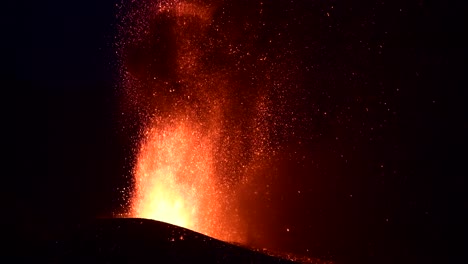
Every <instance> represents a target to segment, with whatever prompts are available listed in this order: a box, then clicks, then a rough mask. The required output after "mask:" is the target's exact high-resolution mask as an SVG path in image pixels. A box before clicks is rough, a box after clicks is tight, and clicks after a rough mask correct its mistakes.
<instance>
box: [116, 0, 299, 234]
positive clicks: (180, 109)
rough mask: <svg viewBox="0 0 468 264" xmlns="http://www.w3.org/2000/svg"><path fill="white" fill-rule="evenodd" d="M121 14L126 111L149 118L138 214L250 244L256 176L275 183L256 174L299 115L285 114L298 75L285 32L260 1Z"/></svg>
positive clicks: (149, 5)
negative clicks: (268, 24)
mask: <svg viewBox="0 0 468 264" xmlns="http://www.w3.org/2000/svg"><path fill="white" fill-rule="evenodd" d="M245 4H248V5H250V6H249V8H245V7H244V6H243V5H245ZM122 10H123V11H122V13H123V14H121V20H122V23H121V25H120V28H119V29H120V33H121V35H120V38H119V42H118V43H117V50H118V54H119V55H120V59H121V60H120V63H121V65H120V66H121V72H120V75H121V81H122V86H123V87H124V88H125V89H123V90H124V97H125V101H126V103H127V105H128V107H127V108H126V109H125V110H124V111H126V113H130V114H131V115H133V114H134V113H136V115H134V116H138V118H135V119H138V121H141V124H143V125H142V127H143V128H142V129H141V131H140V135H139V139H141V141H140V142H138V144H136V145H137V149H136V153H135V155H136V162H135V167H134V169H133V174H134V190H133V193H132V195H131V196H132V197H131V210H130V211H131V212H130V215H131V216H132V217H142V218H150V219H155V220H160V221H164V222H168V223H171V224H175V225H179V226H182V227H186V228H189V229H192V230H194V231H198V232H201V233H204V234H207V235H209V236H212V237H215V238H218V239H222V240H228V241H235V242H241V243H242V242H244V241H245V240H248V239H247V236H248V235H246V233H249V232H252V230H249V228H250V227H249V228H245V227H246V226H249V225H248V224H246V223H245V222H244V220H242V217H241V215H242V210H241V209H242V208H241V207H242V205H241V204H242V203H245V201H249V202H250V201H252V202H254V201H256V200H258V197H256V196H255V195H257V193H259V191H258V190H253V189H252V182H257V183H258V182H262V185H263V186H268V180H267V179H266V176H263V177H265V178H260V180H255V179H254V178H255V177H254V175H256V173H257V171H258V168H260V167H262V166H264V164H263V163H264V162H265V161H266V160H268V159H269V158H270V156H271V155H274V153H275V151H276V150H277V146H278V143H276V142H275V143H272V140H271V138H270V137H271V136H276V137H278V138H281V136H282V134H281V133H283V132H280V130H275V129H276V128H277V127H281V126H282V129H283V130H286V126H284V125H283V123H282V122H283V121H282V120H291V118H290V117H288V118H283V119H281V118H279V116H280V115H278V113H291V112H292V111H290V110H289V109H287V107H286V103H285V99H284V98H286V95H287V94H288V93H287V92H286V88H287V87H288V86H289V85H295V84H294V83H293V82H291V81H290V80H292V79H295V78H296V76H293V75H294V71H295V68H294V67H291V66H290V64H291V63H290V62H289V61H288V60H290V56H289V55H288V54H291V52H290V51H285V50H282V49H280V48H279V46H278V45H277V44H276V43H277V42H278V41H279V40H280V38H282V35H281V34H276V33H275V32H273V31H264V26H265V23H264V21H263V18H262V15H263V3H262V2H261V1H260V2H258V1H257V2H252V3H250V2H249V3H247V2H245V3H244V2H242V4H237V2H235V1H233V2H229V1H198V0H186V1H184V0H173V1H157V0H142V1H129V2H128V4H127V6H126V7H123V8H122ZM132 122H135V121H134V119H133V120H132ZM263 193H264V195H263V197H262V198H261V199H263V200H266V199H268V197H267V196H268V192H267V191H265V192H263ZM242 195H244V196H243V197H242V199H241V196H242ZM254 197H255V198H254ZM254 199H255V200H254ZM258 201H260V200H258ZM248 206H249V205H244V206H243V207H244V208H248ZM241 220H242V221H241Z"/></svg>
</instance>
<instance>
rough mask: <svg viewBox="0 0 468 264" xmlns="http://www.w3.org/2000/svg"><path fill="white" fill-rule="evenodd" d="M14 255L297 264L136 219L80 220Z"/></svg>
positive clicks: (116, 260) (39, 258)
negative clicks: (81, 221)
mask: <svg viewBox="0 0 468 264" xmlns="http://www.w3.org/2000/svg"><path fill="white" fill-rule="evenodd" d="M14 255H16V260H20V261H34V262H46V263H297V262H294V261H292V260H287V259H285V258H282V257H276V256H272V255H271V254H266V253H265V252H261V251H256V250H251V249H248V248H245V247H242V246H238V245H234V244H230V243H226V242H223V241H219V240H216V239H213V238H211V237H208V236H205V235H202V234H200V233H197V232H193V231H191V230H188V229H185V228H181V227H178V226H174V225H170V224H167V223H163V222H159V221H153V220H147V219H138V218H121V219H97V220H95V221H91V222H88V223H86V224H80V225H77V226H74V227H72V228H67V229H66V230H64V231H63V232H60V234H57V235H53V236H51V237H48V238H45V239H40V240H38V241H35V242H32V241H29V242H28V243H25V244H18V247H16V249H15V251H14ZM301 262H302V261H301ZM307 262H309V263H317V261H313V260H310V259H308V260H307ZM320 263H322V262H320Z"/></svg>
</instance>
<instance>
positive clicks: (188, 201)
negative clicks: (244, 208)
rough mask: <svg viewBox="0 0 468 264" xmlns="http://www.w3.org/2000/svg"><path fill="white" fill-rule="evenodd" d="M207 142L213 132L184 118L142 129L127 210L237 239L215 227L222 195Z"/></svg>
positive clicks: (220, 214) (218, 225)
mask: <svg viewBox="0 0 468 264" xmlns="http://www.w3.org/2000/svg"><path fill="white" fill-rule="evenodd" d="M215 132H216V131H215ZM213 143H216V135H214V134H213V132H212V131H208V132H207V133H203V132H202V131H201V128H200V127H199V126H197V125H195V124H193V123H192V122H191V121H190V120H189V119H188V118H184V119H180V120H177V121H171V122H168V124H167V125H164V126H162V127H159V126H155V127H152V128H150V129H149V130H147V132H146V133H145V138H144V140H143V143H142V144H141V148H140V151H139V153H138V155H137V164H136V167H135V172H134V174H135V179H136V192H135V196H134V198H133V208H132V214H133V215H135V216H138V217H142V218H149V219H155V220H159V221H163V222H167V223H171V224H175V225H178V226H182V227H185V228H189V229H192V230H196V231H199V232H202V233H205V234H208V235H210V236H214V237H222V238H224V239H226V240H239V239H238V238H236V237H235V235H234V234H233V233H232V232H231V231H230V230H226V229H223V228H222V226H221V222H222V221H223V217H224V212H223V211H222V210H221V209H222V208H221V207H220V206H219V205H220V200H222V199H223V197H220V195H222V192H221V187H220V186H218V183H217V182H216V181H215V178H214V167H213V151H214V148H213V147H214V144H213Z"/></svg>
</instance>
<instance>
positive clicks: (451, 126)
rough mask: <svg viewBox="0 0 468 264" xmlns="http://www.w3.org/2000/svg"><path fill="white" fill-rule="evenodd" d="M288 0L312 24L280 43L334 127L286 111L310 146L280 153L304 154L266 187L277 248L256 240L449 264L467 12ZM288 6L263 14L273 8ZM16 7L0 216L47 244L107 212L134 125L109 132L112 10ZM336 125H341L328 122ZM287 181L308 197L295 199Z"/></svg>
mask: <svg viewBox="0 0 468 264" xmlns="http://www.w3.org/2000/svg"><path fill="white" fill-rule="evenodd" d="M278 2H280V1H278ZM296 2H299V4H298V6H300V7H301V8H300V9H297V10H299V11H297V12H298V13H300V14H301V15H302V16H304V17H306V18H315V19H313V20H311V21H309V23H308V22H306V23H305V25H304V26H303V27H302V28H295V29H292V33H291V34H292V35H293V36H295V37H296V41H298V39H301V40H300V41H303V43H304V45H305V44H307V45H309V44H310V45H311V47H313V48H315V50H313V51H311V52H304V54H303V56H304V57H307V56H309V57H307V58H309V61H307V59H306V60H305V61H306V64H307V65H308V66H312V65H313V66H315V70H314V71H311V73H310V75H309V76H307V78H306V82H308V86H309V87H314V89H313V90H311V91H310V92H309V93H308V96H309V97H308V98H309V99H310V100H312V101H313V102H311V105H312V104H313V105H315V106H316V107H318V108H322V112H323V111H328V114H329V115H331V116H332V117H330V118H325V117H323V113H322V114H317V116H315V115H316V113H315V112H314V111H316V109H315V108H314V109H312V108H313V107H310V108H308V107H307V104H305V105H302V106H300V107H303V108H300V107H298V108H299V109H298V110H299V111H305V112H308V113H309V114H308V116H313V117H314V122H313V124H311V125H310V127H311V128H312V127H313V133H314V135H315V136H316V137H315V138H316V139H314V140H313V141H311V142H308V143H307V144H308V145H306V146H296V145H294V144H290V145H288V146H287V148H285V149H292V150H297V152H299V154H294V155H297V156H298V157H299V156H301V154H304V155H305V154H307V155H306V156H307V157H310V158H308V159H306V160H305V161H301V162H302V163H301V166H297V165H296V164H297V163H295V158H294V157H295V156H294V155H292V154H291V155H292V157H293V158H292V159H290V160H292V161H285V160H286V159H285V160H284V161H283V163H282V165H281V166H279V169H278V172H277V175H278V182H277V183H276V184H274V186H273V188H276V187H278V188H279V187H280V186H281V188H282V189H281V192H279V191H278V193H282V195H278V197H277V200H278V201H277V203H278V208H279V209H278V212H279V213H278V215H277V217H276V218H275V220H274V221H276V222H274V223H273V224H270V225H276V226H288V225H289V226H292V230H293V231H294V232H291V233H290V234H283V233H281V232H280V231H278V232H275V231H271V230H269V231H270V232H271V234H270V236H271V237H273V238H276V241H277V242H271V243H270V245H271V246H272V247H277V248H278V249H282V250H287V251H296V252H297V253H301V254H305V249H306V248H307V249H309V250H310V251H311V252H312V253H310V254H311V255H315V256H329V255H331V256H334V257H335V258H336V259H340V258H343V259H361V260H363V261H365V260H376V261H379V263H382V262H380V261H381V260H384V259H386V260H387V261H388V262H384V263H393V262H394V261H397V262H398V263H401V262H405V263H406V262H408V263H420V262H421V261H427V262H424V263H432V262H435V260H436V259H442V260H447V259H448V261H447V263H450V262H454V261H455V259H456V258H457V257H459V256H461V255H462V252H461V250H462V243H461V241H462V239H464V240H465V242H466V238H464V237H463V236H462V235H461V231H462V230H463V229H460V228H459V227H460V226H461V224H462V223H464V222H466V220H467V219H466V213H465V212H466V210H467V207H466V202H464V201H463V196H462V191H463V190H464V184H465V175H466V174H467V173H466V168H464V162H465V161H466V159H465V158H466V135H467V132H468V131H467V122H466V120H467V119H466V105H465V100H464V99H465V98H466V97H465V95H466V91H464V90H463V89H461V88H462V87H463V85H462V81H464V78H463V77H464V76H463V74H464V73H465V70H466V67H465V63H464V62H466V41H462V38H463V37H464V36H463V33H464V32H465V31H466V30H464V28H463V26H462V25H463V24H465V23H464V22H465V20H466V18H464V17H463V15H465V14H466V12H464V11H466V7H465V6H461V5H452V4H449V3H438V2H435V1H390V2H391V3H390V2H389V3H387V2H385V4H381V3H382V2H383V1H309V2H307V1H296ZM354 2H355V3H354ZM441 2H443V1H441ZM288 3H289V2H288ZM307 3H308V4H307ZM292 5H293V4H291V3H289V4H284V5H282V4H275V5H274V6H273V7H272V10H273V11H272V13H275V12H276V13H278V14H281V8H284V6H292ZM331 6H334V8H333V9H331ZM400 9H401V11H400ZM14 10H15V12H12V13H11V14H10V15H7V16H6V18H7V20H8V21H9V23H8V25H9V28H8V29H7V30H6V32H7V34H11V36H12V37H11V38H8V40H13V42H9V41H7V42H8V43H7V45H11V47H9V48H8V49H7V50H8V51H10V50H13V51H14V52H9V53H10V55H9V56H13V63H11V65H9V69H8V70H7V71H6V75H7V78H6V79H4V83H5V84H4V87H6V88H5V89H4V91H13V93H11V96H10V95H8V96H7V95H6V93H4V97H3V98H4V99H5V103H9V102H12V104H11V106H8V107H7V110H6V112H5V113H6V115H7V116H8V118H7V120H8V122H9V123H10V124H8V125H6V124H5V125H4V127H5V128H7V129H9V130H11V131H12V134H13V136H14V137H12V138H13V139H10V138H7V139H6V140H7V141H9V146H11V147H12V149H13V151H12V152H8V153H12V155H13V156H14V157H15V158H14V159H15V160H17V161H18V162H17V163H14V165H13V166H15V167H14V168H13V169H11V171H12V172H11V173H10V174H9V175H4V177H7V178H8V180H7V181H6V183H8V184H6V185H5V186H4V189H5V191H6V195H7V196H8V197H10V199H8V200H4V203H7V208H10V206H12V209H11V210H10V209H9V210H8V211H7V212H4V213H5V215H9V216H13V219H14V221H15V225H14V226H15V227H16V228H15V229H14V230H15V231H17V232H18V234H17V235H16V236H17V237H34V236H37V235H39V236H46V235H47V230H53V229H54V228H57V227H59V226H61V225H63V224H64V223H71V222H75V221H80V219H86V218H93V217H96V216H111V215H112V213H113V212H116V210H118V209H119V208H120V204H121V203H122V197H121V194H120V192H119V191H118V190H117V188H123V187H125V186H126V185H127V182H128V181H127V178H126V177H128V176H129V170H130V166H131V165H130V160H131V154H132V152H131V149H130V148H131V140H130V136H131V135H132V133H134V132H135V131H130V130H124V129H122V123H121V122H120V119H119V118H120V117H119V103H120V101H119V100H118V96H117V93H116V88H115V80H116V75H117V69H116V66H115V65H116V64H115V59H116V57H114V50H113V47H112V44H113V38H114V36H115V34H116V32H115V27H114V25H115V23H116V21H115V1H110V0H105V1H78V2H75V3H73V4H71V2H69V1H49V2H48V3H38V2H34V3H32V4H31V3H30V4H29V5H28V4H25V5H23V6H19V7H15V8H14ZM350 10H352V11H350ZM327 13H328V14H330V16H327ZM385 32H387V33H385ZM299 36H301V37H299ZM296 43H301V42H296ZM379 45H382V46H383V47H382V48H380V47H379ZM8 58H10V57H8ZM351 72H356V73H359V76H356V77H354V76H350V75H349V74H350V73H351ZM346 74H348V75H346ZM306 86H307V85H306ZM311 89H312V88H311ZM397 89H398V90H397ZM357 97H359V98H361V99H357V100H358V101H359V100H361V102H356V98H357ZM384 103H385V106H384V105H383V104H384ZM387 104H388V107H387ZM347 106H349V107H351V109H353V110H349V111H345V110H343V109H347V108H346V107H347ZM360 107H361V108H360ZM10 108H13V109H10ZM365 108H368V109H371V110H372V111H371V112H370V113H368V114H366V113H364V111H361V110H362V109H365ZM387 108H391V110H387ZM323 109H325V110H323ZM354 109H361V110H354ZM340 111H341V112H343V111H344V112H345V113H342V114H341V113H339V112H340ZM336 117H340V118H342V119H346V118H348V117H349V118H351V120H352V121H349V122H348V123H346V122H345V123H346V124H343V125H342V124H339V123H337V121H336V119H337V118H336ZM383 120H386V121H383ZM363 122H364V123H366V124H365V125H363V124H362V123H363ZM359 131H363V132H359ZM300 133H301V132H299V134H300ZM302 133H304V134H306V133H310V131H304V132H302ZM317 135H319V136H317ZM298 137H299V136H298ZM291 153H293V151H291ZM289 154H290V153H289ZM341 154H343V155H344V156H345V157H348V156H349V157H350V159H349V161H348V162H346V163H345V162H343V158H341V156H340V155H341ZM284 155H285V156H288V153H285V154H284ZM291 155H289V156H288V157H291ZM10 166H12V164H6V167H10ZM307 171H309V172H310V171H313V174H314V175H315V176H314V178H310V177H306V175H309V174H307ZM291 175H296V176H291ZM301 175H302V177H301ZM4 184H5V183H4ZM298 186H301V187H303V186H310V188H309V190H310V193H305V194H304V195H302V196H298V195H296V194H295V193H297V188H298ZM10 201H13V202H11V203H10ZM11 204H13V205H11ZM261 211H262V208H258V212H261ZM291 219H293V221H292V220H291ZM272 221H273V220H272ZM38 226H40V228H38ZM266 226H267V227H258V228H266V229H265V230H267V228H268V224H266ZM309 226H312V227H313V228H311V227H309ZM43 227H45V228H43ZM295 229H296V230H297V231H296V230H295ZM448 233H451V238H450V239H449V236H448V235H447V234H448ZM457 241H460V242H457ZM452 251H453V252H452ZM449 252H450V254H449ZM444 262H446V261H444Z"/></svg>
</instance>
